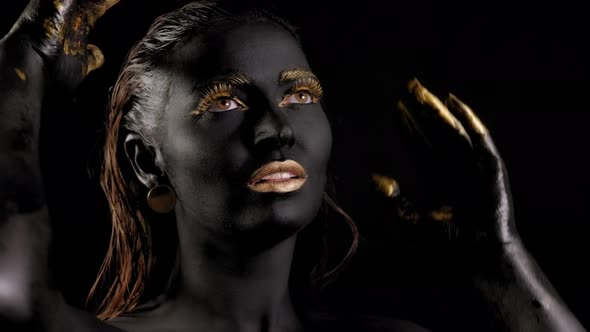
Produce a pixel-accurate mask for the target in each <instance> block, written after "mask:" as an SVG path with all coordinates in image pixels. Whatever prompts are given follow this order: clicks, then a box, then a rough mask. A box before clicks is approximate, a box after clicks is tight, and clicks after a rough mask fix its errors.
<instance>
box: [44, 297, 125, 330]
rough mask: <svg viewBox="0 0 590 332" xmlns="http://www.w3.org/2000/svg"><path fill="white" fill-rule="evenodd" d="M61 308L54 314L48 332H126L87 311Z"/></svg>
mask: <svg viewBox="0 0 590 332" xmlns="http://www.w3.org/2000/svg"><path fill="white" fill-rule="evenodd" d="M60 307H61V308H59V309H58V310H57V311H56V312H55V313H54V316H53V318H52V323H51V327H50V329H49V331H48V332H62V331H76V332H125V331H123V330H121V329H118V328H116V327H114V326H111V325H109V324H107V323H105V322H103V321H101V320H100V319H98V318H96V317H95V316H94V315H92V314H90V313H88V312H86V311H83V310H80V309H77V308H74V307H72V306H69V305H67V304H63V305H60Z"/></svg>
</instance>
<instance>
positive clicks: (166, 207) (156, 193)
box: [147, 184, 176, 214]
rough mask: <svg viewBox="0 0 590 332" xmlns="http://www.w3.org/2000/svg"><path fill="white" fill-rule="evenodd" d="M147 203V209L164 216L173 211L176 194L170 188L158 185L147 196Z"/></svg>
mask: <svg viewBox="0 0 590 332" xmlns="http://www.w3.org/2000/svg"><path fill="white" fill-rule="evenodd" d="M147 202H148V205H149V207H150V208H151V209H152V210H154V211H155V212H157V213H161V214H166V213H169V212H171V211H172V210H174V206H175V205H176V193H175V192H174V190H173V189H172V187H170V186H168V185H165V184H159V185H157V186H155V187H153V188H152V189H150V191H149V192H148V194H147Z"/></svg>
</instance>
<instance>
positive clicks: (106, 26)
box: [0, 0, 590, 329]
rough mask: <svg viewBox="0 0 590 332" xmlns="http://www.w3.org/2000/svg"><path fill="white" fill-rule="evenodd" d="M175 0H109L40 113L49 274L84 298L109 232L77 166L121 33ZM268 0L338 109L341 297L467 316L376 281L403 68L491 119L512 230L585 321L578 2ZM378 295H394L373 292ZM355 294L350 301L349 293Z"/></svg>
mask: <svg viewBox="0 0 590 332" xmlns="http://www.w3.org/2000/svg"><path fill="white" fill-rule="evenodd" d="M184 2H185V1H164V0H160V1H140V0H127V1H125V0H123V3H121V4H119V5H117V6H116V7H115V8H114V9H113V10H112V11H111V12H109V13H108V14H107V16H106V17H105V18H103V19H102V20H101V21H99V23H98V25H97V27H96V29H95V30H94V32H93V35H92V36H91V41H92V42H93V43H94V44H97V45H99V46H100V47H101V49H102V50H103V51H104V53H105V56H106V64H105V66H104V67H103V69H101V70H100V71H98V72H95V73H93V74H91V75H90V77H88V79H87V81H86V82H85V83H84V85H83V87H82V88H81V90H80V91H79V92H78V94H77V96H76V98H75V103H74V104H73V106H72V105H69V104H65V105H64V109H63V110H56V112H54V113H55V115H52V118H51V119H45V122H46V123H47V126H46V129H45V130H46V134H45V135H44V146H45V152H44V156H45V159H44V160H45V168H46V169H47V171H46V172H48V174H49V177H48V178H47V185H48V188H49V189H48V190H49V191H50V193H52V195H50V199H51V200H53V201H54V203H53V206H54V207H53V214H54V216H53V217H54V219H57V220H58V222H57V226H56V228H55V236H56V243H57V248H58V250H57V252H58V254H59V257H60V260H59V263H58V264H59V267H60V274H59V276H60V280H61V282H62V284H63V285H64V290H65V294H66V296H67V298H68V300H69V301H71V302H72V303H74V304H77V305H81V304H82V303H83V302H84V294H85V292H86V290H87V289H88V287H89V285H90V283H91V281H92V277H93V275H94V274H95V273H96V269H97V266H98V264H99V262H100V260H101V257H102V255H103V253H104V249H105V247H106V245H107V240H108V231H109V225H108V218H107V217H106V214H105V209H104V208H105V203H104V200H103V197H102V194H101V192H100V190H99V187H98V184H97V180H96V177H92V176H89V174H90V175H93V174H95V173H96V171H97V154H98V147H99V145H100V143H101V133H102V124H103V120H104V110H105V107H106V100H107V96H108V88H109V86H110V85H112V84H113V83H114V81H115V78H116V74H117V71H118V69H119V67H120V65H121V62H122V59H123V57H124V55H125V53H126V51H127V50H128V49H129V47H130V46H131V44H132V42H133V41H136V40H138V39H139V38H140V37H141V36H142V35H143V34H144V33H145V31H146V29H147V27H148V26H149V24H150V23H151V21H152V20H153V19H154V18H155V17H156V16H157V15H158V14H161V13H164V12H166V11H167V10H168V9H172V8H175V7H177V6H178V5H179V4H181V3H184ZM25 3H26V1H22V0H19V1H11V2H10V5H8V4H6V3H5V4H3V9H2V12H1V13H0V32H2V33H4V32H5V31H7V30H8V29H9V28H10V26H11V25H12V23H13V22H14V20H15V19H16V17H17V16H18V14H19V13H20V11H21V10H22V8H23V7H24V5H25ZM276 4H277V5H278V6H279V7H280V8H281V10H283V11H285V12H286V13H287V14H289V15H290V16H292V21H293V22H294V23H295V24H296V25H298V26H300V27H301V33H302V35H303V42H304V48H305V49H306V50H307V52H308V54H309V57H310V62H311V64H312V67H313V68H314V71H315V72H316V74H317V75H318V76H319V77H320V79H321V80H322V82H323V85H324V86H325V88H326V103H327V105H328V107H329V109H330V112H331V113H332V114H333V115H334V117H335V120H334V134H335V147H334V157H333V161H334V165H335V167H334V170H335V174H336V180H337V183H338V184H339V198H340V201H341V203H342V206H343V207H344V208H345V209H346V210H348V211H349V212H350V213H351V214H352V215H353V217H355V219H357V221H358V223H359V226H360V227H361V230H362V231H364V234H365V238H366V239H367V240H368V242H371V241H374V242H375V243H379V245H375V246H374V247H375V248H378V250H373V252H372V253H371V254H369V255H368V256H367V257H365V260H366V262H365V263H358V264H357V265H358V266H357V267H356V268H354V266H353V268H351V271H352V272H351V273H350V274H349V276H348V277H346V278H344V281H343V285H348V287H349V288H344V287H341V288H339V291H338V292H339V294H340V295H341V297H340V298H341V299H345V300H346V299H348V300H349V301H348V302H347V303H348V304H347V305H349V306H350V308H357V307H359V308H360V307H362V306H364V308H370V309H375V310H379V311H382V312H394V311H395V312H398V313H401V314H400V315H401V316H405V317H407V318H410V319H414V320H417V321H419V322H421V323H422V324H424V325H426V326H428V327H434V326H436V325H441V326H445V327H446V328H449V329H451V327H449V326H453V327H455V328H459V327H463V328H468V327H466V326H469V324H474V320H475V318H473V317H476V316H472V315H471V312H470V311H469V310H468V309H467V308H469V307H470V306H469V304H468V305H465V304H459V302H460V301H463V300H465V299H463V298H461V299H462V300H460V299H459V298H454V297H453V298H450V297H448V296H449V294H451V296H452V294H453V293H452V290H451V291H449V290H447V291H446V292H445V291H442V292H436V291H433V293H432V295H433V296H432V298H430V299H429V298H423V297H419V296H412V294H413V293H412V292H411V291H408V292H407V294H405V295H404V294H402V295H399V296H398V294H399V292H397V293H396V292H395V287H388V285H389V284H388V280H394V279H395V276H396V275H397V273H396V269H398V268H407V267H405V265H401V263H399V262H398V261H397V260H395V259H392V257H397V256H403V255H404V253H403V252H402V253H399V252H397V253H391V252H387V251H388V250H403V249H400V248H399V246H397V245H393V244H389V242H388V238H387V236H388V233H387V232H381V231H380V230H381V229H383V227H381V226H380V225H382V224H381V220H380V219H379V215H380V213H381V212H380V211H381V210H379V208H380V204H382V202H381V201H378V200H376V198H375V195H373V194H372V193H371V190H372V188H370V185H369V184H368V181H366V179H368V177H369V174H371V173H372V172H374V171H378V172H382V173H387V174H390V175H393V176H396V177H397V178H398V179H399V180H400V182H401V183H402V189H404V188H407V190H410V191H411V190H416V189H415V188H414V187H413V180H412V174H411V163H410V162H409V161H408V158H407V155H406V153H405V151H404V150H403V147H402V144H401V143H400V141H399V137H398V136H397V133H396V132H395V130H394V129H393V126H392V115H391V112H392V111H393V110H394V109H395V107H394V106H395V103H396V100H397V98H398V97H399V95H400V93H401V91H402V89H401V87H402V86H403V83H404V82H405V81H406V80H407V79H408V78H410V77H414V76H415V77H418V78H419V79H420V80H421V82H422V83H424V84H425V85H426V86H427V87H429V88H430V89H431V90H433V91H434V92H436V93H439V94H440V95H444V94H446V93H447V92H453V93H454V94H455V95H457V96H459V97H460V98H462V99H463V100H464V101H465V102H467V103H468V104H469V105H470V106H472V108H474V109H475V110H476V112H477V113H478V114H479V115H480V117H481V118H482V120H483V121H484V123H485V124H486V125H487V126H488V128H489V129H490V131H491V133H492V134H493V136H494V139H495V141H496V144H497V146H498V148H499V150H500V152H501V153H502V156H503V159H504V161H505V163H506V165H507V167H508V170H509V173H510V176H511V185H512V190H513V193H514V201H515V207H516V217H517V226H518V230H519V231H520V234H521V236H522V238H523V239H524V242H525V245H526V246H527V248H528V249H529V250H530V252H531V253H532V255H533V256H534V257H535V258H536V259H537V261H538V262H539V264H540V265H541V267H542V268H543V270H544V271H545V273H546V274H547V276H548V277H549V279H550V280H551V281H552V283H553V284H554V286H555V288H556V289H557V290H558V292H559V293H560V295H561V296H562V298H563V299H564V300H565V302H566V303H567V304H568V305H569V306H570V308H571V309H572V310H573V311H574V313H575V314H576V315H577V316H578V317H579V318H580V319H581V320H582V323H583V324H584V325H585V326H590V315H589V313H590V310H589V309H590V306H589V305H588V301H587V300H588V298H589V297H590V286H589V281H590V272H588V271H587V269H586V267H587V265H588V262H589V260H588V257H589V255H588V253H589V252H590V241H588V234H589V232H588V231H589V230H590V227H589V226H588V221H589V218H588V204H587V198H588V196H589V195H588V193H587V188H588V179H589V177H588V170H590V167H589V164H588V161H587V159H586V156H585V154H586V152H587V151H588V149H587V146H586V144H587V142H588V139H587V135H588V132H589V130H588V127H589V122H588V120H590V116H589V115H588V113H589V110H588V106H587V100H588V98H587V91H588V83H587V81H588V64H587V62H586V61H587V59H588V56H587V52H585V51H584V50H585V48H586V45H585V44H586V43H587V41H588V33H587V31H590V30H588V27H587V24H586V23H585V22H584V19H585V17H584V11H583V10H582V9H581V5H579V6H576V5H573V4H570V3H566V2H559V4H554V5H539V4H538V3H535V4H530V5H529V4H525V3H520V4H518V5H516V4H514V3H508V2H503V1H500V2H498V1H494V2H473V3H472V4H469V5H466V4H459V3H457V2H446V3H442V2H441V3H429V2H425V1H420V2H417V3H405V2H398V3H387V4H386V3H385V2H376V1H372V2H371V1H362V2H350V3H347V4H344V2H334V3H332V4H329V3H328V2H325V3H319V2H314V1H307V0H306V1H297V2H295V1H289V2H276ZM404 185H405V186H404ZM367 209H370V211H367ZM385 228H387V227H385ZM396 236H397V235H395V234H394V235H393V237H392V238H391V241H394V239H395V237H396ZM410 247H411V246H410ZM410 256H411V254H410V253H408V257H410ZM359 259H362V256H361V258H359ZM402 261H403V260H402ZM389 262H392V263H391V264H390V265H391V266H388V263H389ZM393 262H396V263H393ZM412 264H417V263H416V262H414V263H412ZM369 265H370V266H371V267H367V266H369ZM367 271H370V273H365V272H367ZM348 281H355V282H357V283H356V284H355V283H352V282H351V283H350V284H347V282H348ZM359 282H360V283H359ZM359 284H360V285H361V286H358V285H359ZM355 285H356V286H355ZM345 289H347V290H345ZM351 289H352V290H351ZM425 289H428V287H426V288H425ZM429 291H430V290H429ZM402 293H403V292H402ZM362 294H365V295H364V296H363V295H362ZM367 294H368V295H367ZM396 296H398V299H397V301H395V300H393V299H394V298H395V297H396ZM388 300H391V303H393V304H391V303H388V304H383V303H386V302H387V301H388ZM355 301H356V303H358V304H357V305H356V306H355V305H354V304H350V303H353V302H355ZM363 301H364V302H363ZM466 301H467V303H469V301H470V300H469V299H467V300H466ZM345 302H346V301H345ZM367 303H369V304H368V305H367ZM396 303H397V304H396ZM400 303H401V304H400ZM388 305H389V306H388ZM421 310H423V312H424V314H422V315H421V314H420V311H421ZM457 321H464V322H465V323H456V322H457ZM453 322H455V323H453ZM475 324H477V322H475Z"/></svg>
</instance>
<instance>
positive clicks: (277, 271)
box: [173, 229, 299, 331]
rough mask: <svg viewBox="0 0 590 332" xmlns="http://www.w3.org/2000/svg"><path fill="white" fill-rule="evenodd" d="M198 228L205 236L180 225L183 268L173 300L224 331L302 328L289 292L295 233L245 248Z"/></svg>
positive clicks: (179, 308) (180, 307) (181, 310)
mask: <svg viewBox="0 0 590 332" xmlns="http://www.w3.org/2000/svg"><path fill="white" fill-rule="evenodd" d="M201 231H203V230H202V229H201ZM196 233H200V234H201V236H199V235H197V234H195V232H183V231H182V230H180V229H179V240H180V241H179V242H180V257H179V259H180V266H181V268H180V274H179V288H178V292H177V293H176V294H177V295H176V296H175V297H174V299H173V302H174V304H175V305H176V306H178V307H177V309H178V312H185V313H186V314H187V315H188V316H190V317H193V319H194V320H198V321H199V325H201V326H202V325H208V326H209V327H212V326H215V328H214V330H221V331H223V330H227V331H230V330H231V331H286V330H289V331H291V330H297V329H298V328H299V323H298V321H297V318H296V315H295V312H294V310H293V306H292V303H291V298H290V296H289V275H290V271H291V262H292V260H293V251H294V248H295V241H296V235H293V236H291V237H289V238H287V239H285V240H283V241H281V242H280V243H278V244H277V245H275V246H274V247H272V248H268V249H265V250H261V251H257V252H255V253H245V250H243V249H240V248H236V247H232V246H229V245H224V244H223V243H221V244H220V242H222V241H218V240H212V239H213V238H214V237H212V236H210V235H207V234H206V232H204V231H203V232H196ZM183 237H184V238H183ZM207 321H208V322H209V323H204V322H207ZM222 326H223V327H222Z"/></svg>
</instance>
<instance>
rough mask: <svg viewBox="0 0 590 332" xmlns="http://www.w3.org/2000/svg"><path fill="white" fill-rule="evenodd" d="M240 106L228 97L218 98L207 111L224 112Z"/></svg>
mask: <svg viewBox="0 0 590 332" xmlns="http://www.w3.org/2000/svg"><path fill="white" fill-rule="evenodd" d="M239 108H242V106H241V105H240V104H239V103H238V102H236V101H235V100H234V99H232V98H230V97H221V98H218V99H217V100H216V101H215V102H213V104H211V106H209V108H208V109H207V111H208V112H226V111H231V110H235V109H239Z"/></svg>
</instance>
